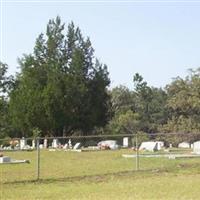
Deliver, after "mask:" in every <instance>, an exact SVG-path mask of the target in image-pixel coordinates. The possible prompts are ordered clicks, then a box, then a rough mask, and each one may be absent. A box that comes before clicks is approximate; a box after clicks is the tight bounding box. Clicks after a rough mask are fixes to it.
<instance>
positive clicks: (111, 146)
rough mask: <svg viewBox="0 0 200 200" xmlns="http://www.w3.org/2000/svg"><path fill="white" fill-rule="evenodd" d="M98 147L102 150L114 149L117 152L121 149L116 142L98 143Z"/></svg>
mask: <svg viewBox="0 0 200 200" xmlns="http://www.w3.org/2000/svg"><path fill="white" fill-rule="evenodd" d="M98 147H99V148H100V149H107V148H108V149H112V150H116V149H119V145H118V144H117V141H116V140H105V141H101V142H99V143H98Z"/></svg>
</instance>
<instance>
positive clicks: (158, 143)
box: [156, 141, 164, 150]
mask: <svg viewBox="0 0 200 200" xmlns="http://www.w3.org/2000/svg"><path fill="white" fill-rule="evenodd" d="M156 143H157V149H158V150H161V149H162V148H163V147H164V142H163V141H156Z"/></svg>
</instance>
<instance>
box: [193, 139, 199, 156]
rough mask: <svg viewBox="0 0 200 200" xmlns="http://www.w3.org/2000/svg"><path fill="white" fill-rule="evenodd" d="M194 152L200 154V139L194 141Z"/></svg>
mask: <svg viewBox="0 0 200 200" xmlns="http://www.w3.org/2000/svg"><path fill="white" fill-rule="evenodd" d="M193 152H194V153H196V154H200V141H197V142H194V143H193Z"/></svg>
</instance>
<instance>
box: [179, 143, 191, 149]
mask: <svg viewBox="0 0 200 200" xmlns="http://www.w3.org/2000/svg"><path fill="white" fill-rule="evenodd" d="M178 148H190V144H189V143H188V142H181V143H179V144H178Z"/></svg>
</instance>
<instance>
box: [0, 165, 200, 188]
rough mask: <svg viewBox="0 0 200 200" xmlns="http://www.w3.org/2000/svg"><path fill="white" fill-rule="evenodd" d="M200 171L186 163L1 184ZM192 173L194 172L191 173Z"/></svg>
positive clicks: (96, 180) (105, 178)
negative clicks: (190, 170)
mask: <svg viewBox="0 0 200 200" xmlns="http://www.w3.org/2000/svg"><path fill="white" fill-rule="evenodd" d="M191 168H194V169H198V171H195V172H193V174H194V173H195V174H196V173H200V170H199V164H197V163H190V164H189V163H184V164H178V165H177V166H176V167H166V168H155V169H140V170H138V171H136V170H128V171H120V172H113V173H104V174H95V175H85V176H72V177H64V178H40V179H32V180H21V181H6V182H0V184H27V183H35V184H43V183H47V184H48V183H54V182H76V181H90V182H91V181H92V182H96V183H98V182H105V181H106V180H108V179H109V178H111V177H113V176H115V177H140V178H142V177H147V176H152V175H157V176H158V175H163V174H166V173H167V174H170V173H171V174H176V173H177V172H178V171H179V170H181V172H184V170H185V171H187V170H188V169H191ZM191 173H192V172H191Z"/></svg>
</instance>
